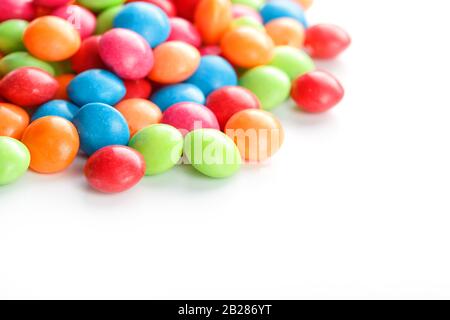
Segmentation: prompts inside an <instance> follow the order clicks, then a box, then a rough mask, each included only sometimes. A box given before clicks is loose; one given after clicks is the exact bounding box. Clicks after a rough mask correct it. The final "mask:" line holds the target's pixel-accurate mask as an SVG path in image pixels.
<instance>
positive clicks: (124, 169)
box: [84, 146, 145, 193]
mask: <svg viewBox="0 0 450 320" xmlns="http://www.w3.org/2000/svg"><path fill="white" fill-rule="evenodd" d="M144 173H145V161H144V157H143V156H142V155H141V154H140V153H139V152H136V151H135V150H133V149H131V148H128V147H124V146H109V147H104V148H102V149H100V150H98V151H97V152H95V153H94V154H93V155H92V156H91V157H90V158H89V160H88V161H87V162H86V165H85V167H84V176H85V177H86V179H87V181H88V183H89V185H90V186H91V187H92V188H94V189H95V190H97V191H100V192H104V193H118V192H124V191H126V190H129V189H131V188H132V187H134V186H135V185H136V184H137V183H138V182H139V181H140V180H141V179H142V178H143V177H144Z"/></svg>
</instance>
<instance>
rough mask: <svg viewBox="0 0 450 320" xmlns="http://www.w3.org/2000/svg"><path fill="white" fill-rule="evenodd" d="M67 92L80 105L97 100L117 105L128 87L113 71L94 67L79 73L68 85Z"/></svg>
mask: <svg viewBox="0 0 450 320" xmlns="http://www.w3.org/2000/svg"><path fill="white" fill-rule="evenodd" d="M67 93H68V95H69V97H70V100H72V101H73V102H74V103H75V104H77V105H79V106H84V105H85V104H88V103H96V102H98V103H105V104H109V105H115V104H116V103H118V102H119V101H120V100H122V98H123V97H124V96H125V94H126V89H125V85H124V83H123V81H122V80H121V79H120V78H118V77H117V76H116V75H114V74H113V73H111V72H109V71H106V70H98V69H92V70H88V71H85V72H83V73H80V74H79V75H77V76H76V77H75V78H74V79H73V80H72V81H71V82H70V84H69V86H68V87H67Z"/></svg>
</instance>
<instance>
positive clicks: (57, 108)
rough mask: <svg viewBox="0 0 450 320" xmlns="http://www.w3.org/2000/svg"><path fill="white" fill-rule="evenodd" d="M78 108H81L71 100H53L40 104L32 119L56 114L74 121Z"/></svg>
mask: <svg viewBox="0 0 450 320" xmlns="http://www.w3.org/2000/svg"><path fill="white" fill-rule="evenodd" d="M78 110H79V108H78V107H77V106H76V105H74V104H73V103H70V102H69V101H65V100H52V101H49V102H47V103H44V104H43V105H42V106H40V107H39V108H38V109H37V110H36V112H35V113H34V114H33V116H32V117H31V121H35V120H37V119H40V118H43V117H47V116H56V117H61V118H64V119H66V120H69V121H72V120H73V117H75V115H76V114H77V113H78Z"/></svg>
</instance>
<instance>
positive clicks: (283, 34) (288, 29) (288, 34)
mask: <svg viewBox="0 0 450 320" xmlns="http://www.w3.org/2000/svg"><path fill="white" fill-rule="evenodd" d="M266 32H267V34H268V35H269V36H270V37H271V38H272V40H273V42H274V43H275V45H276V46H291V47H295V48H301V47H303V44H304V42H305V28H304V27H303V25H302V24H301V23H300V22H298V21H297V20H295V19H292V18H279V19H275V20H272V21H270V22H269V23H268V24H266Z"/></svg>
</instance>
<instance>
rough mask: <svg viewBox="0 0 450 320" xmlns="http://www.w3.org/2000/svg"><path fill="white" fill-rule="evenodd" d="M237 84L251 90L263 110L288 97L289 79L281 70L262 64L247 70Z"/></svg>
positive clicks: (273, 106) (270, 108) (276, 104)
mask: <svg viewBox="0 0 450 320" xmlns="http://www.w3.org/2000/svg"><path fill="white" fill-rule="evenodd" d="M239 84H240V85H241V86H243V87H244V88H247V89H249V90H250V91H252V92H253V93H254V94H255V95H256V96H257V97H258V99H259V101H261V105H262V107H263V109H265V110H272V109H273V108H275V107H277V106H278V105H280V104H281V103H283V102H284V101H286V100H287V99H288V98H289V92H290V89H291V81H290V80H289V77H288V76H287V75H286V74H285V73H284V72H283V71H281V70H279V69H277V68H275V67H271V66H262V67H257V68H255V69H252V70H249V71H247V72H246V73H245V74H244V75H243V76H242V77H241V79H240V81H239Z"/></svg>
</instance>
